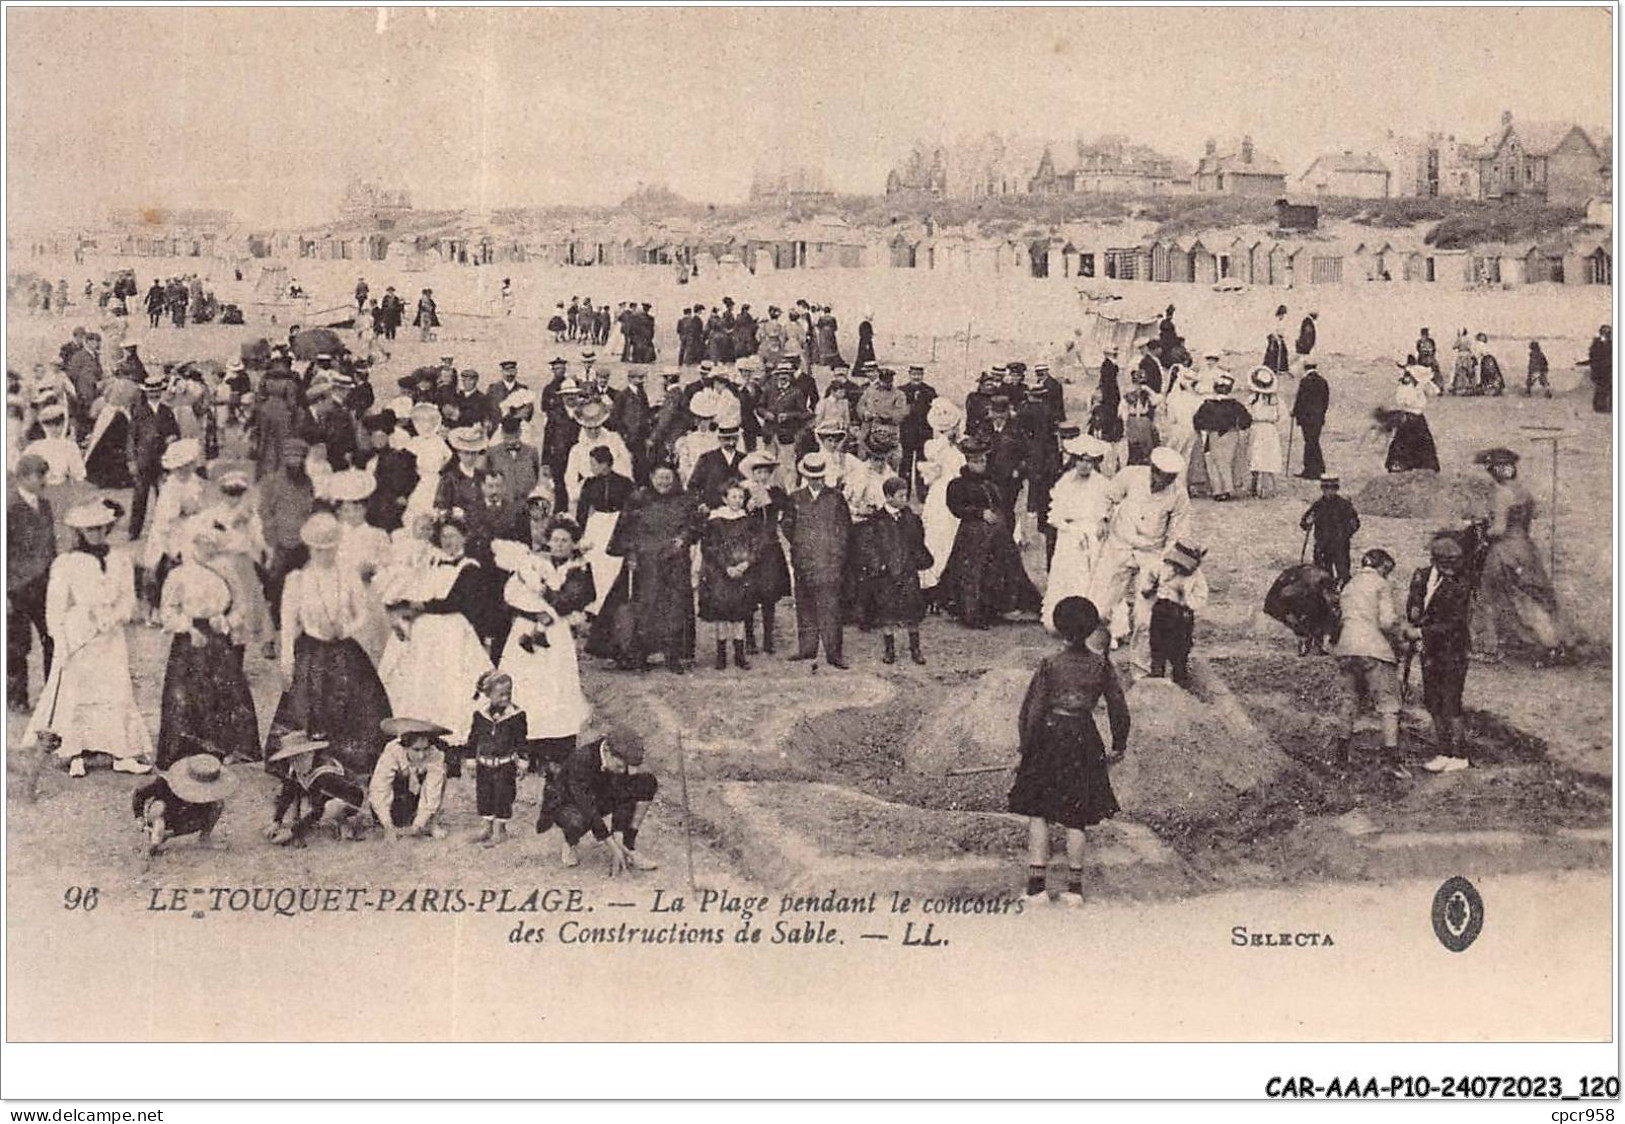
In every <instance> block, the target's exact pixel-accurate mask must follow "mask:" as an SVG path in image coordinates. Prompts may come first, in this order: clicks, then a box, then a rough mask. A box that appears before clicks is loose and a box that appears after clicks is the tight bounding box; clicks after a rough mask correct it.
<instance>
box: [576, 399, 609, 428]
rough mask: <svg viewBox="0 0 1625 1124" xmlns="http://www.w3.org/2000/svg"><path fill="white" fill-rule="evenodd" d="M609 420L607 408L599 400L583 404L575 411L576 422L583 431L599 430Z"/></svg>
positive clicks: (590, 400) (591, 400)
mask: <svg viewBox="0 0 1625 1124" xmlns="http://www.w3.org/2000/svg"><path fill="white" fill-rule="evenodd" d="M608 420H609V407H608V406H606V405H604V402H603V400H602V399H600V398H591V399H588V400H587V401H585V402H583V403H582V404H581V406H580V407H579V408H578V409H577V410H576V421H577V422H578V423H580V425H581V426H582V427H583V428H585V429H599V428H601V427H602V426H603V424H604V423H605V422H607V421H608Z"/></svg>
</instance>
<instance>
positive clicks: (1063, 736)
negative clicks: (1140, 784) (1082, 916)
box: [1010, 597, 1129, 906]
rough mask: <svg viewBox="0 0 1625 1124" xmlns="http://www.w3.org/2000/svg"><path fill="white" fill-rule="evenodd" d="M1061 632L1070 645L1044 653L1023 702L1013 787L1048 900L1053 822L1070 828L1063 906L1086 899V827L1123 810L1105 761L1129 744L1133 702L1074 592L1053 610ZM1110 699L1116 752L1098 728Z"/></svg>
mask: <svg viewBox="0 0 1625 1124" xmlns="http://www.w3.org/2000/svg"><path fill="white" fill-rule="evenodd" d="M1055 630H1056V631H1057V632H1059V633H1060V634H1061V635H1062V636H1063V637H1064V638H1065V639H1066V648H1065V650H1063V651H1061V652H1058V653H1056V654H1055V655H1053V656H1047V657H1045V658H1044V659H1043V660H1042V661H1041V662H1040V663H1039V665H1038V670H1037V671H1036V672H1034V673H1033V678H1032V682H1031V683H1029V684H1028V686H1027V697H1026V698H1025V699H1024V700H1023V701H1022V704H1021V764H1020V765H1018V766H1016V783H1015V784H1014V785H1013V786H1011V788H1010V810H1011V811H1012V812H1015V813H1016V814H1017V815H1023V816H1026V817H1027V893H1026V901H1027V902H1028V903H1029V904H1032V905H1039V904H1042V903H1046V902H1048V900H1049V895H1048V893H1047V892H1046V890H1045V878H1046V874H1047V872H1048V870H1049V851H1050V825H1052V824H1060V825H1061V826H1062V827H1064V828H1066V865H1067V883H1066V891H1065V892H1064V893H1063V894H1062V895H1061V902H1062V903H1063V904H1065V905H1070V906H1078V905H1082V904H1083V829H1084V828H1086V827H1090V826H1092V825H1094V824H1097V823H1100V822H1101V821H1102V820H1104V819H1107V818H1109V817H1111V816H1113V815H1115V814H1116V813H1117V810H1118V808H1117V797H1116V796H1115V795H1114V794H1113V793H1112V782H1111V777H1110V776H1109V775H1108V773H1107V768H1106V767H1107V765H1108V764H1110V763H1111V762H1114V761H1119V760H1121V759H1122V757H1123V753H1124V752H1125V750H1126V748H1127V744H1128V730H1129V716H1128V704H1127V703H1126V702H1125V701H1124V700H1123V686H1122V684H1121V683H1120V682H1118V679H1117V672H1116V670H1115V669H1114V668H1113V667H1112V663H1111V660H1110V659H1109V658H1107V656H1106V647H1107V641H1106V639H1105V636H1104V633H1103V632H1102V630H1101V627H1100V613H1099V611H1098V610H1096V608H1095V606H1094V603H1093V602H1090V601H1087V600H1085V599H1084V598H1082V597H1068V598H1065V599H1063V600H1062V601H1061V603H1060V604H1059V605H1057V606H1056V607H1055ZM1102 698H1104V699H1105V700H1106V719H1107V722H1108V723H1109V724H1110V726H1111V732H1112V751H1111V753H1110V754H1108V753H1106V750H1105V747H1104V746H1103V745H1102V744H1101V741H1100V731H1099V730H1098V729H1096V727H1095V719H1094V709H1095V704H1096V703H1097V702H1099V701H1100V700H1101V699H1102Z"/></svg>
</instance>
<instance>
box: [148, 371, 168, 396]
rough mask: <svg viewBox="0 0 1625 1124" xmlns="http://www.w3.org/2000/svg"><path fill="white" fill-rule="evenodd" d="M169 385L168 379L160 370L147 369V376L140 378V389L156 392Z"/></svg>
mask: <svg viewBox="0 0 1625 1124" xmlns="http://www.w3.org/2000/svg"><path fill="white" fill-rule="evenodd" d="M168 385H169V380H168V379H166V378H165V377H164V373H163V372H162V371H149V372H147V377H146V378H144V379H142V380H141V389H142V390H145V391H147V392H149V393H152V394H156V393H157V392H159V391H161V390H163V389H164V387H166V386H168Z"/></svg>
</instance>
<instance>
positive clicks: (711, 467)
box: [688, 425, 745, 508]
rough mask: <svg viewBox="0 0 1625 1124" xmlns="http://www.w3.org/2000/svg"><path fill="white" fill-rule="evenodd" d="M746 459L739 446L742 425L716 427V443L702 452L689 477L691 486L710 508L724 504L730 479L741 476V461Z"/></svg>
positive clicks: (692, 490)
mask: <svg viewBox="0 0 1625 1124" xmlns="http://www.w3.org/2000/svg"><path fill="white" fill-rule="evenodd" d="M744 459H745V453H744V450H742V449H740V447H739V426H737V425H728V426H724V427H722V428H721V429H718V430H717V447H716V448H715V449H709V450H707V451H706V452H704V453H701V454H700V458H699V460H697V461H695V462H694V473H693V475H691V476H690V477H689V478H688V490H689V491H690V492H691V493H693V494H694V495H695V496H696V497H697V498H698V499H699V500H700V502H701V503H703V504H705V506H706V507H707V508H716V507H721V506H722V492H723V489H724V488H726V487H727V486H728V481H730V480H738V479H741V478H742V474H741V472H740V469H739V463H740V462H741V461H742V460H744Z"/></svg>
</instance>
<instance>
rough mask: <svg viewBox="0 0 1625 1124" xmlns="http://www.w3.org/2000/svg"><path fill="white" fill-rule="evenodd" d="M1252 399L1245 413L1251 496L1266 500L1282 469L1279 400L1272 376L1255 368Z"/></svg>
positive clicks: (1283, 469)
mask: <svg viewBox="0 0 1625 1124" xmlns="http://www.w3.org/2000/svg"><path fill="white" fill-rule="evenodd" d="M1249 381H1250V382H1251V383H1252V388H1253V399H1252V402H1251V403H1249V404H1248V407H1247V411H1248V413H1250V414H1252V417H1253V427H1252V430H1251V435H1252V443H1251V445H1250V446H1249V447H1248V467H1249V468H1250V469H1251V470H1252V474H1253V495H1255V496H1257V497H1258V498H1259V499H1268V498H1269V497H1270V496H1271V495H1273V494H1274V492H1275V478H1276V477H1277V476H1279V475H1281V473H1282V472H1283V471H1285V466H1284V465H1283V464H1282V463H1281V400H1280V397H1279V396H1278V395H1277V394H1276V393H1275V372H1274V371H1272V370H1270V369H1269V368H1268V367H1257V368H1254V370H1253V374H1252V378H1251V379H1250V380H1249Z"/></svg>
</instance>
